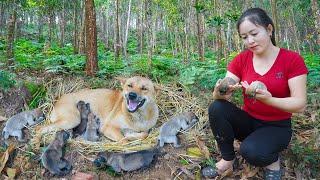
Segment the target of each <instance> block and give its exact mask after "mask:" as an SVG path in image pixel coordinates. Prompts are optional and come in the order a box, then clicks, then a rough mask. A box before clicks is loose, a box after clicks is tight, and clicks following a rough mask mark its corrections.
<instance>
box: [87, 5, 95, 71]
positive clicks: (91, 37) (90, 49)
mask: <svg viewBox="0 0 320 180" xmlns="http://www.w3.org/2000/svg"><path fill="white" fill-rule="evenodd" d="M85 9H86V10H85V27H86V58H87V60H86V74H87V75H88V76H94V75H95V74H96V72H97V71H98V61H97V27H96V12H95V7H94V0H85Z"/></svg>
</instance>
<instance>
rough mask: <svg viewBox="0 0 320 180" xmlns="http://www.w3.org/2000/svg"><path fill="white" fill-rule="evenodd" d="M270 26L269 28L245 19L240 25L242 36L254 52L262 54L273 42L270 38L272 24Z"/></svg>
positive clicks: (246, 44)
mask: <svg viewBox="0 0 320 180" xmlns="http://www.w3.org/2000/svg"><path fill="white" fill-rule="evenodd" d="M269 27H270V29H268V30H267V29H266V28H264V27H263V26H260V25H255V24H253V23H252V22H250V21H249V20H244V21H243V22H242V23H241V24H240V25H239V34H240V37H241V38H242V40H243V42H244V44H245V46H246V47H247V48H248V49H249V50H250V51H252V52H253V53H254V54H262V53H263V52H265V50H266V49H267V48H268V47H269V46H270V44H272V42H271V38H270V37H271V33H272V26H271V25H269Z"/></svg>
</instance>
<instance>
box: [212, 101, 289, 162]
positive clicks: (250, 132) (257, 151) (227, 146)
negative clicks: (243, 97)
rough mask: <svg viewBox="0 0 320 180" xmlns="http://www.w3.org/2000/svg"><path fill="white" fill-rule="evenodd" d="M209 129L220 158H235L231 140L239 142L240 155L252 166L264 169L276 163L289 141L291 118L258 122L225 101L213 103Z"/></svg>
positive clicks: (227, 159)
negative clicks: (215, 142) (217, 147)
mask: <svg viewBox="0 0 320 180" xmlns="http://www.w3.org/2000/svg"><path fill="white" fill-rule="evenodd" d="M209 121H210V126H211V130H212V132H213V135H214V136H215V139H216V141H217V143H218V146H219V149H220V151H221V155H222V158H223V159H224V160H226V161H230V160H233V159H234V158H235V152H234V147H233V141H234V139H238V140H240V141H242V143H241V145H240V154H241V155H242V157H243V158H244V159H245V160H246V161H247V162H249V163H250V164H252V165H254V166H260V167H264V166H267V165H270V164H272V163H273V162H276V161H277V160H278V156H279V152H281V151H282V150H284V149H285V148H286V147H287V146H288V144H289V142H290V139H291V135H292V129H291V119H286V120H281V121H271V122H270V121H261V120H258V119H255V118H253V117H252V116H250V115H249V114H248V113H247V112H245V111H243V110H241V109H240V108H238V107H236V106H235V105H234V104H232V103H230V102H228V101H226V100H215V101H214V102H213V103H212V104H211V105H210V107H209Z"/></svg>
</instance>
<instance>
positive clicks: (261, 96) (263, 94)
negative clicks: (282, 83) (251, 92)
mask: <svg viewBox="0 0 320 180" xmlns="http://www.w3.org/2000/svg"><path fill="white" fill-rule="evenodd" d="M241 85H242V87H244V88H245V89H247V88H250V85H249V83H248V82H247V81H241ZM270 97H272V94H271V93H270V92H269V91H268V90H263V89H256V92H255V96H254V98H255V99H257V100H259V101H261V102H266V101H267V100H268V99H269V98H270Z"/></svg>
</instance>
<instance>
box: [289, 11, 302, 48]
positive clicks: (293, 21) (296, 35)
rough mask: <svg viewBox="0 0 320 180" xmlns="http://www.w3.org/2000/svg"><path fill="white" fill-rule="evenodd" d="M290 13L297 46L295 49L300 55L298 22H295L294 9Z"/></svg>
mask: <svg viewBox="0 0 320 180" xmlns="http://www.w3.org/2000/svg"><path fill="white" fill-rule="evenodd" d="M290 12H291V18H290V22H291V26H292V30H293V32H292V33H293V35H294V42H295V43H294V44H295V47H296V51H298V52H299V54H300V47H299V38H298V34H297V33H298V31H297V26H296V22H295V19H294V16H295V14H294V12H293V9H292V8H291V9H290Z"/></svg>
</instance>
